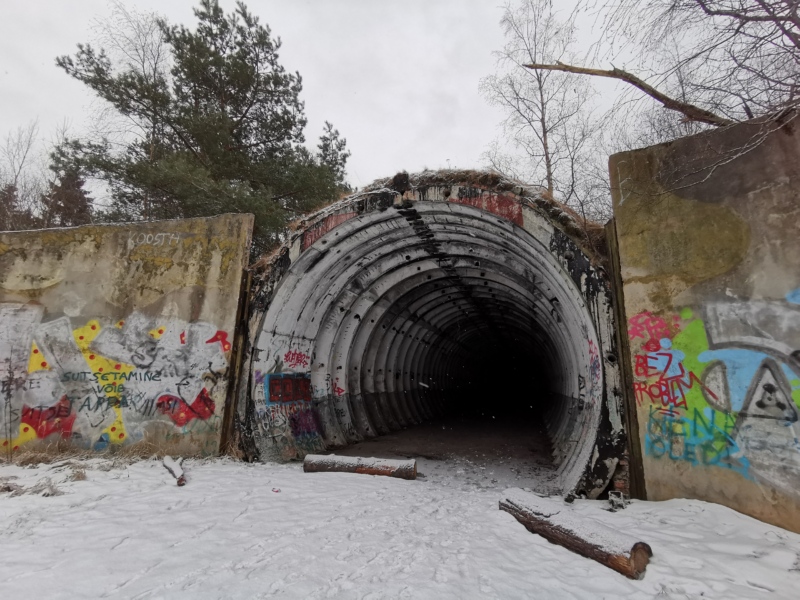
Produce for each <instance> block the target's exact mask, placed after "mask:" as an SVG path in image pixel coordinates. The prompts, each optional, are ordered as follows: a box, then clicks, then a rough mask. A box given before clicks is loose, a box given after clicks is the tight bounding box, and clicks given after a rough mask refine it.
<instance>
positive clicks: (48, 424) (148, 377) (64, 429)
mask: <svg viewBox="0 0 800 600" xmlns="http://www.w3.org/2000/svg"><path fill="white" fill-rule="evenodd" d="M43 317H44V309H43V308H42V307H41V306H39V305H33V304H11V303H7V304H0V370H2V373H0V379H1V380H2V387H1V388H0V401H1V402H2V408H3V410H2V412H0V446H2V447H3V448H8V447H10V448H11V449H12V450H18V449H19V448H20V447H21V446H22V445H24V444H26V443H28V442H31V441H34V440H40V439H50V438H51V436H54V438H55V437H57V438H62V439H65V440H70V441H71V442H72V443H74V444H76V445H79V446H82V447H85V448H93V449H96V450H102V449H105V448H107V447H109V446H110V445H118V444H126V443H134V442H137V441H140V440H142V439H144V438H145V437H146V435H147V433H148V431H150V430H151V429H153V428H163V427H168V428H169V431H168V433H170V434H171V435H172V434H178V435H187V436H190V437H192V438H193V441H196V442H199V443H200V445H203V443H202V440H196V439H194V438H196V437H197V436H198V435H199V433H198V432H199V431H200V429H199V428H197V427H196V425H194V423H195V422H196V421H201V422H206V426H205V427H204V429H205V430H206V431H207V430H208V429H209V427H212V426H211V424H210V423H209V422H210V421H211V419H212V417H214V416H215V414H216V409H217V402H219V401H220V400H222V399H223V398H224V385H225V383H224V378H225V376H226V374H227V369H228V357H227V354H226V353H227V352H228V351H230V343H228V341H227V333H226V332H224V331H219V330H218V329H217V328H216V327H215V326H213V325H211V324H209V323H202V322H193V323H189V322H186V321H183V320H181V319H177V318H153V317H147V316H145V315H143V314H141V313H138V312H135V313H133V314H131V315H128V316H127V317H126V318H125V319H120V320H110V319H91V320H88V321H81V322H80V323H76V322H74V321H76V320H77V319H76V318H74V319H70V318H69V317H60V318H56V319H54V320H50V321H43ZM215 399H216V401H215ZM215 422H216V421H215ZM159 423H160V424H159ZM213 428H215V429H214V431H213V432H212V433H216V432H218V431H219V425H218V424H216V425H214V426H213V427H212V429H213ZM159 431H160V434H163V429H160V430H159ZM206 431H204V433H205V432H206Z"/></svg>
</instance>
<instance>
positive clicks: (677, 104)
mask: <svg viewBox="0 0 800 600" xmlns="http://www.w3.org/2000/svg"><path fill="white" fill-rule="evenodd" d="M523 66H524V67H525V68H526V69H532V70H537V71H562V72H565V73H575V74H579V75H591V76H594V77H608V78H611V79H619V80H620V81H624V82H626V83H629V84H631V85H632V86H634V87H636V88H638V89H639V90H641V91H643V92H644V93H645V94H647V95H648V96H650V97H651V98H653V99H654V100H656V101H657V102H660V103H661V104H662V105H663V106H664V107H665V108H668V109H670V110H674V111H677V112H679V113H681V114H683V115H684V116H685V117H686V118H687V119H689V120H691V121H699V122H700V123H708V124H709V125H715V126H717V127H720V126H723V125H731V124H732V123H734V121H732V120H730V119H726V118H724V117H720V116H719V115H716V114H714V113H713V112H711V111H709V110H706V109H704V108H700V107H699V106H695V105H694V104H689V103H688V102H681V101H679V100H675V99H674V98H670V97H669V96H667V95H666V94H663V93H661V92H659V91H658V90H657V89H655V88H654V87H653V86H651V85H649V84H648V83H646V82H645V81H643V80H641V79H639V78H638V77H636V75H633V74H632V73H628V72H627V71H623V70H622V69H617V68H616V67H615V68H614V69H612V70H610V71H607V70H603V69H589V68H586V67H577V66H574V65H567V64H564V63H562V62H556V64H553V65H543V64H529V65H523Z"/></svg>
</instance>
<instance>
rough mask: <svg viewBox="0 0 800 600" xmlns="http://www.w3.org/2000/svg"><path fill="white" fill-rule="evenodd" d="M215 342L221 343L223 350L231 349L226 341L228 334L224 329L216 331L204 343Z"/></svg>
mask: <svg viewBox="0 0 800 600" xmlns="http://www.w3.org/2000/svg"><path fill="white" fill-rule="evenodd" d="M215 342H219V343H220V344H222V349H223V350H224V351H225V352H227V351H228V350H230V349H231V345H230V342H228V334H227V333H225V332H224V331H221V330H220V331H217V333H215V334H214V337H212V338H211V339H210V340H207V341H206V344H213V343H215Z"/></svg>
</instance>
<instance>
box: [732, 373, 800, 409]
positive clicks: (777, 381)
mask: <svg viewBox="0 0 800 600" xmlns="http://www.w3.org/2000/svg"><path fill="white" fill-rule="evenodd" d="M741 415H742V416H745V415H746V416H747V417H753V418H761V419H778V420H782V421H790V422H794V421H797V408H796V406H795V404H794V401H793V400H792V388H791V386H790V385H789V382H788V381H787V379H786V376H785V375H784V373H783V371H782V370H781V369H780V367H779V366H778V364H777V363H776V362H775V361H774V360H772V359H770V358H768V359H765V360H764V362H762V363H761V366H760V367H759V368H758V371H756V374H755V376H754V377H753V380H752V382H751V383H750V389H749V390H748V392H747V398H746V399H745V401H744V406H742V411H741Z"/></svg>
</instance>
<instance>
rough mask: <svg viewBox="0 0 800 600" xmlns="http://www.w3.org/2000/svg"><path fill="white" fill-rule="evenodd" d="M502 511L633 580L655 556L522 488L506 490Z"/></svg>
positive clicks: (645, 547) (559, 503)
mask: <svg viewBox="0 0 800 600" xmlns="http://www.w3.org/2000/svg"><path fill="white" fill-rule="evenodd" d="M500 510H504V511H506V512H507V513H510V514H511V515H513V516H514V518H515V519H517V521H519V522H520V523H522V524H523V525H524V526H525V528H526V529H527V530H528V531H530V532H531V533H537V534H539V535H541V536H542V537H543V538H545V539H546V540H548V541H549V542H552V543H553V544H558V545H559V546H563V547H564V548H566V549H567V550H571V551H572V552H575V553H577V554H580V555H581V556H584V557H586V558H591V559H592V560H595V561H597V562H599V563H600V564H602V565H605V566H607V567H608V568H610V569H614V570H615V571H617V572H618V573H622V574H623V575H625V576H626V577H630V578H631V579H641V578H642V577H644V571H645V569H646V568H647V564H648V563H649V562H650V557H651V556H653V551H652V550H651V549H650V546H649V545H647V544H645V543H644V542H640V541H637V540H636V539H635V538H632V537H630V536H628V535H626V534H623V533H620V532H618V531H615V530H613V529H611V528H610V527H607V526H606V525H604V524H603V523H601V522H600V521H597V520H595V519H592V518H591V517H587V516H583V515H579V514H578V513H577V511H576V510H575V508H574V507H573V506H570V505H568V504H565V503H564V502H563V501H562V500H560V499H559V500H555V499H551V498H542V497H541V496H537V495H535V494H531V493H527V492H523V491H522V490H507V491H506V498H505V500H501V501H500Z"/></svg>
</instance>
